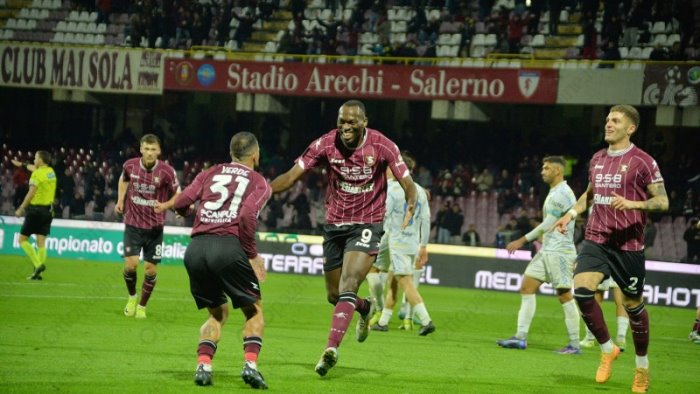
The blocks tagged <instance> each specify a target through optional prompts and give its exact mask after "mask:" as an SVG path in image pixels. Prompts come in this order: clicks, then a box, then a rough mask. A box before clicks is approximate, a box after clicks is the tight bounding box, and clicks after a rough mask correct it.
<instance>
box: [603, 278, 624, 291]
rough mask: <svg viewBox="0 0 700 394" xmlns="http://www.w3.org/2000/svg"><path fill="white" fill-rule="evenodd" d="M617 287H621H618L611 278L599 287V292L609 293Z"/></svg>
mask: <svg viewBox="0 0 700 394" xmlns="http://www.w3.org/2000/svg"><path fill="white" fill-rule="evenodd" d="M616 287H620V286H618V285H617V282H615V281H614V280H613V278H612V276H611V277H609V278H608V279H606V280H604V281H602V282H600V284H599V285H598V291H608V290H610V289H614V288H616Z"/></svg>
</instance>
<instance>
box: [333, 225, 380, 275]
mask: <svg viewBox="0 0 700 394" xmlns="http://www.w3.org/2000/svg"><path fill="white" fill-rule="evenodd" d="M383 234H384V226H383V224H382V223H375V224H344V225H342V226H336V225H335V224H326V225H325V226H323V255H324V256H325V258H326V261H325V262H324V263H323V271H324V272H330V271H333V270H336V269H338V268H340V267H342V266H343V255H344V254H345V252H349V251H359V252H365V253H367V254H368V255H370V256H376V255H377V253H378V252H379V241H380V240H381V239H382V235H383Z"/></svg>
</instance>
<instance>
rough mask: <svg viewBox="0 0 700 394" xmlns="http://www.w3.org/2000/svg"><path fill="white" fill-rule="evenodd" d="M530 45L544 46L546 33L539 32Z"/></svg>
mask: <svg viewBox="0 0 700 394" xmlns="http://www.w3.org/2000/svg"><path fill="white" fill-rule="evenodd" d="M530 46H533V47H542V46H544V35H542V34H537V35H535V36H534V37H533V38H532V42H531V43H530Z"/></svg>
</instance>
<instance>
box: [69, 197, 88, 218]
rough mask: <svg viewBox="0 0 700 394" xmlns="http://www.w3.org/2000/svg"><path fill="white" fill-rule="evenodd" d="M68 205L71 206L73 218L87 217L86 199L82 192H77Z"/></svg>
mask: <svg viewBox="0 0 700 394" xmlns="http://www.w3.org/2000/svg"><path fill="white" fill-rule="evenodd" d="M68 206H69V207H70V217H71V218H73V219H85V200H83V195H82V194H80V193H78V192H75V193H74V194H73V199H72V200H71V201H70V203H69V205H68Z"/></svg>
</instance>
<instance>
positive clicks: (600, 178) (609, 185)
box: [595, 174, 622, 189]
mask: <svg viewBox="0 0 700 394" xmlns="http://www.w3.org/2000/svg"><path fill="white" fill-rule="evenodd" d="M621 183H622V175H621V174H595V187H600V188H606V189H620V188H622V185H621Z"/></svg>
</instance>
